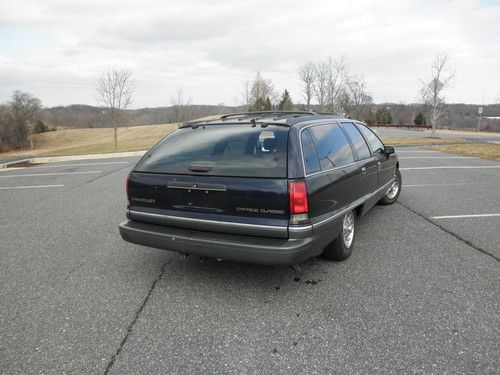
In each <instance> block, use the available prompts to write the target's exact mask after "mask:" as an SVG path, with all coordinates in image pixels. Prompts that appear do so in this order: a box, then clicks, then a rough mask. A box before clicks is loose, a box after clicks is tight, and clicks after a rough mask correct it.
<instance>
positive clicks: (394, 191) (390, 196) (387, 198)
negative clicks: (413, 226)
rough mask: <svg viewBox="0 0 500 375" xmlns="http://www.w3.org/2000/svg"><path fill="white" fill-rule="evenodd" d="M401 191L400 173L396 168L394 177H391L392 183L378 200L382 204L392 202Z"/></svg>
mask: <svg viewBox="0 0 500 375" xmlns="http://www.w3.org/2000/svg"><path fill="white" fill-rule="evenodd" d="M400 192H401V173H400V172H399V169H396V172H395V173H394V177H393V179H392V184H391V186H390V187H389V189H388V190H387V192H386V193H385V195H384V197H383V198H382V199H381V200H380V201H379V203H380V204H382V205H388V204H393V203H394V202H396V201H397V200H398V197H399V193H400Z"/></svg>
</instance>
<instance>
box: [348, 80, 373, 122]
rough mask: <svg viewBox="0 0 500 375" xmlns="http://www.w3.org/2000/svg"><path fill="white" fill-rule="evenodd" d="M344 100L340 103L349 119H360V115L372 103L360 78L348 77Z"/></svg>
mask: <svg viewBox="0 0 500 375" xmlns="http://www.w3.org/2000/svg"><path fill="white" fill-rule="evenodd" d="M343 92H344V100H345V102H344V103H342V104H343V107H344V108H345V109H346V111H347V113H348V114H349V116H350V117H352V118H355V119H360V118H361V114H362V113H363V112H364V111H365V109H366V108H367V106H368V105H370V104H371V103H372V97H371V96H370V95H369V94H368V92H367V88H366V82H365V80H364V79H363V78H362V77H358V76H350V77H348V78H347V80H346V83H345V89H344V90H343Z"/></svg>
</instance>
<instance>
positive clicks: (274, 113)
mask: <svg viewBox="0 0 500 375" xmlns="http://www.w3.org/2000/svg"><path fill="white" fill-rule="evenodd" d="M316 114H317V113H316V112H307V111H261V112H241V113H230V114H228V115H223V116H221V117H220V119H221V120H224V119H227V118H231V117H240V116H242V117H243V116H248V117H250V116H262V117H263V116H269V117H270V116H290V115H297V116H300V115H313V116H314V115H316Z"/></svg>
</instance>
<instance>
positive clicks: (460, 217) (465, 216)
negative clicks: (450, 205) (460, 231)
mask: <svg viewBox="0 0 500 375" xmlns="http://www.w3.org/2000/svg"><path fill="white" fill-rule="evenodd" d="M497 216H500V214H478V215H449V216H431V219H463V218H469V217H497Z"/></svg>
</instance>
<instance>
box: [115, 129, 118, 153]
mask: <svg viewBox="0 0 500 375" xmlns="http://www.w3.org/2000/svg"><path fill="white" fill-rule="evenodd" d="M117 151H118V128H117V126H116V123H115V152H117Z"/></svg>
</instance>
